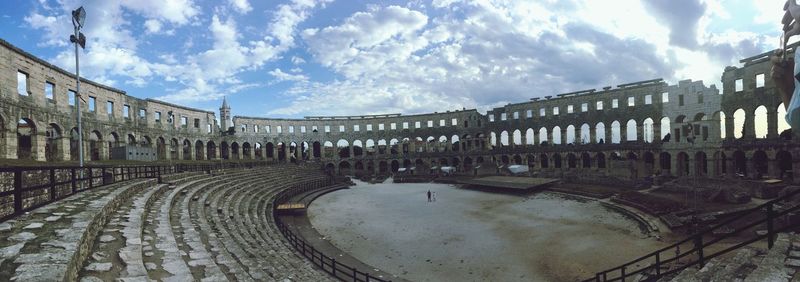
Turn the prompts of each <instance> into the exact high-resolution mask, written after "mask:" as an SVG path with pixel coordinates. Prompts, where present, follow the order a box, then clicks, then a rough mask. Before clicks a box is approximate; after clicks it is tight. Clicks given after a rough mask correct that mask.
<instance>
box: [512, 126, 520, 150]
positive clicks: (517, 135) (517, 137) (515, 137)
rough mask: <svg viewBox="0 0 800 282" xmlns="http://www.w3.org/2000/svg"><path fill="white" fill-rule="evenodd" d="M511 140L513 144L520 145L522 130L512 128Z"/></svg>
mask: <svg viewBox="0 0 800 282" xmlns="http://www.w3.org/2000/svg"><path fill="white" fill-rule="evenodd" d="M513 141H514V145H517V146H519V145H522V131H520V130H519V129H517V130H514V134H513Z"/></svg>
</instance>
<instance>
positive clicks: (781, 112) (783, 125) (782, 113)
mask: <svg viewBox="0 0 800 282" xmlns="http://www.w3.org/2000/svg"><path fill="white" fill-rule="evenodd" d="M777 111H778V134H780V136H781V137H782V139H788V140H791V137H792V135H791V134H786V133H784V132H786V131H787V130H789V129H791V126H789V123H788V122H786V118H784V117H786V108H785V107H784V106H783V103H781V104H780V105H778V109H777ZM784 136H785V137H788V138H785V137H784Z"/></svg>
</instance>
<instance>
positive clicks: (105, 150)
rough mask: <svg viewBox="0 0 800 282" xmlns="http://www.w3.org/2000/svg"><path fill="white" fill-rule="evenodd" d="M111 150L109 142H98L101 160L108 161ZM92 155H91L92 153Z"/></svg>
mask: <svg viewBox="0 0 800 282" xmlns="http://www.w3.org/2000/svg"><path fill="white" fill-rule="evenodd" d="M110 150H111V148H109V147H108V142H105V141H97V151H98V154H100V156H99V157H100V159H101V160H108V159H109V158H110V155H111V152H110ZM90 154H91V153H90Z"/></svg>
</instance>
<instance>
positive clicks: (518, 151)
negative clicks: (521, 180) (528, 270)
mask: <svg viewBox="0 0 800 282" xmlns="http://www.w3.org/2000/svg"><path fill="white" fill-rule="evenodd" d="M769 54H770V53H769V52H768V53H764V54H757V55H755V56H753V57H750V58H745V59H743V60H741V65H740V66H729V67H726V68H725V69H724V70H723V72H722V74H721V80H722V86H721V88H717V87H716V86H714V85H710V86H709V85H706V84H704V83H703V82H702V81H692V80H684V81H679V82H678V83H677V84H674V85H670V84H668V83H667V82H665V81H664V80H662V79H653V80H647V81H640V82H633V83H627V84H621V85H616V86H607V87H603V88H602V89H588V90H582V91H576V92H571V93H564V94H558V95H553V96H544V97H543V98H533V99H531V100H530V101H522V102H520V103H514V104H508V105H506V106H503V107H499V108H494V109H491V110H489V111H488V112H486V113H485V114H481V113H479V112H478V111H477V110H475V109H450V110H447V109H442V111H441V112H435V113H428V114H416V115H403V114H384V115H362V116H309V117H305V118H302V119H279V118H262V117H245V116H233V115H232V112H231V107H230V106H229V105H228V104H227V102H223V104H222V106H221V108H220V110H219V113H218V114H219V115H217V113H215V112H209V111H204V110H198V109H193V108H189V107H184V106H181V105H175V104H170V103H167V102H163V101H158V100H154V99H139V98H136V97H131V96H128V95H127V94H126V92H125V91H123V90H119V89H115V88H112V87H108V86H105V85H102V84H99V83H96V82H92V81H89V80H82V84H81V87H82V88H81V89H82V90H81V92H82V94H83V97H84V98H85V100H80V99H78V101H76V99H75V92H74V89H75V80H74V75H73V74H71V73H70V72H68V71H66V70H63V69H61V68H59V67H56V66H54V65H52V64H50V63H48V62H46V61H44V60H42V59H40V58H37V57H36V56H34V55H32V54H30V53H27V52H25V51H24V50H21V49H19V48H17V47H15V46H13V45H12V44H10V43H8V42H6V41H3V40H0V101H1V102H0V158H2V161H0V163H3V164H5V165H4V166H2V167H0V179H2V181H0V280H3V281H8V280H11V281H54V280H68V281H76V280H81V281H93V280H115V279H120V280H125V281H138V280H142V281H147V280H164V281H192V280H203V281H218V280H259V281H260V280H280V281H328V280H337V279H338V280H350V281H388V280H396V281H402V280H403V278H402V277H400V276H398V275H397V273H392V274H389V273H385V272H383V271H379V270H377V269H374V268H373V267H370V266H367V267H364V265H363V263H360V262H357V261H354V260H353V259H352V258H351V259H343V260H344V261H345V262H342V261H338V262H337V259H338V256H339V255H338V254H334V253H330V252H327V251H325V248H324V247H318V246H315V245H314V244H313V243H312V242H310V240H309V238H303V236H301V235H300V234H299V232H298V231H297V227H296V226H295V225H292V224H285V223H284V222H283V220H282V219H281V218H282V216H281V215H279V214H278V211H279V207H281V206H286V207H289V208H291V207H292V206H291V205H286V204H294V205H299V206H300V207H305V206H307V205H308V204H310V201H311V200H313V199H315V198H317V197H319V196H321V195H322V194H325V193H327V192H330V191H333V190H336V189H342V188H346V187H347V183H349V179H348V178H346V177H345V176H351V177H354V178H360V179H364V180H367V181H370V180H371V181H379V180H381V179H385V178H386V177H388V176H391V175H401V174H402V175H405V174H407V173H408V171H412V170H413V171H414V176H415V177H417V178H419V179H427V180H431V179H434V178H435V179H436V181H442V182H448V181H450V182H453V181H458V180H462V179H468V178H471V177H473V176H476V175H477V176H486V175H497V174H509V173H508V172H507V171H506V169H507V167H508V166H511V165H522V166H527V168H528V169H529V170H530V171H529V174H530V175H532V176H537V177H548V178H557V179H561V181H562V184H561V185H559V186H558V187H557V188H556V189H557V190H558V191H560V192H563V193H571V194H575V195H580V197H586V198H589V199H599V200H600V201H607V202H609V203H610V204H613V205H614V206H616V207H619V208H622V209H625V210H628V211H629V212H631V213H633V214H637V215H641V216H642V217H649V218H652V219H654V220H655V221H658V222H657V223H655V224H654V225H656V226H662V227H661V229H662V230H657V231H655V232H656V234H658V233H671V231H672V232H674V233H675V234H684V235H680V236H677V235H676V236H677V237H681V238H679V239H675V240H673V241H670V243H674V244H672V245H670V246H668V247H665V248H664V249H661V250H649V251H648V250H646V252H642V253H641V257H638V258H637V257H630V258H623V261H629V262H628V263H625V264H622V265H619V266H617V267H614V268H611V269H605V268H604V269H590V270H587V273H591V275H589V276H588V277H583V278H582V279H590V280H597V281H601V280H602V281H609V280H610V281H615V280H620V281H623V280H648V281H651V280H658V279H661V280H670V279H674V280H676V281H686V280H691V279H696V280H703V279H706V280H704V281H708V279H712V280H719V281H730V280H733V279H745V280H746V281H768V280H769V281H787V280H789V279H796V278H794V277H797V276H795V270H797V269H800V268H798V267H800V237H798V238H796V237H795V235H794V233H792V232H791V231H794V230H795V228H796V227H795V225H796V224H793V223H795V222H796V220H797V219H795V218H794V215H795V213H796V212H797V209H798V205H797V204H795V198H796V197H794V196H795V194H796V193H795V191H798V190H796V189H792V188H793V186H792V185H793V184H794V183H795V181H800V178H794V177H793V176H794V175H798V176H800V164H795V163H796V162H798V161H800V148H798V146H797V145H798V143H797V141H795V140H797V139H796V138H797V137H795V136H793V133H792V132H791V130H785V129H788V126H786V125H784V122H783V115H784V114H785V111H784V109H783V108H784V106H783V104H782V103H781V101H780V99H779V96H778V95H777V93H776V88H775V86H774V84H773V83H772V81H771V78H770V75H769V69H770V67H771V65H770V62H769V60H768V56H769ZM75 103H81V109H82V111H83V114H82V116H83V123H82V124H83V125H82V126H83V131H82V132H83V134H84V135H83V140H84V141H85V142H84V148H83V152H84V154H85V156H84V157H85V159H86V160H90V161H89V162H88V165H87V166H86V167H84V168H79V167H78V166H77V165H76V160H77V159H78V152H79V148H78V141H77V135H78V130H77V125H76V117H75ZM103 109H105V110H103ZM135 160H150V161H135ZM441 167H453V168H455V170H456V171H455V173H454V174H455V176H448V177H441V176H440V175H439V174H440V171H439V169H440V168H441ZM795 171H797V172H795ZM764 179H768V181H765V180H764ZM600 186H613V189H612V188H601V187H600ZM586 187H588V188H586ZM583 188H585V189H583ZM653 189H664V190H669V191H671V192H672V193H673V194H677V195H678V196H676V197H679V196H680V195H683V194H684V193H685V194H686V195H687V196H686V198H687V199H688V198H689V196H688V193H690V192H691V193H694V194H695V195H697V191H701V192H702V193H701V194H702V197H704V198H708V199H716V198H724V199H726V200H727V201H728V202H731V201H734V202H736V201H738V200H739V199H741V198H747V200H750V198H751V197H752V198H753V201H750V202H748V204H749V205H739V206H722V208H721V209H719V211H717V213H715V214H704V216H705V217H699V218H700V219H703V220H704V221H703V222H704V223H705V219H707V218H708V217H711V218H712V219H711V220H709V222H710V223H708V224H706V225H702V226H700V227H697V226H696V224H695V223H693V224H695V225H694V226H693V227H689V225H690V224H689V223H690V221H691V222H694V221H693V220H694V219H696V218H698V216H697V214H698V213H697V206H694V207H693V208H692V207H691V206H683V207H680V208H674V207H673V206H671V204H675V203H672V202H668V203H670V204H669V205H668V204H664V202H663V201H658V200H653V199H657V198H658V197H656V196H653V193H651V192H649V191H651V190H653ZM676 191H677V192H676ZM742 191H745V192H744V193H745V194H746V197H745V196H742V195H740V194H741V193H740V192H742ZM656 194H657V193H656ZM678 204H680V203H678ZM676 205H677V204H676ZM714 219H716V220H714ZM697 228H699V229H697ZM731 230H732V231H731ZM720 234H723V235H720ZM726 234H727V235H726ZM683 238H685V239H683ZM720 243H726V244H727V245H723V247H720V245H719V244H720ZM675 249H677V252H676V251H675ZM681 250H683V251H681ZM651 252H652V253H651ZM490 280H491V279H490Z"/></svg>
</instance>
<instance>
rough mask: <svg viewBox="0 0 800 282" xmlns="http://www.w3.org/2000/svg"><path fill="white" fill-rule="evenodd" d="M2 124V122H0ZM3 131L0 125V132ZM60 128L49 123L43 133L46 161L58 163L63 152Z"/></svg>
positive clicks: (0, 142) (0, 135) (0, 143)
mask: <svg viewBox="0 0 800 282" xmlns="http://www.w3.org/2000/svg"><path fill="white" fill-rule="evenodd" d="M0 122H2V120H0ZM1 130H3V125H2V124H0V131H1ZM2 134H3V133H2V132H0V138H2ZM61 134H62V131H61V127H60V126H58V125H57V124H55V123H51V124H48V125H47V131H46V132H45V137H46V138H47V141H46V142H45V147H44V155H45V159H46V160H47V161H59V160H61V158H60V155H59V154H60V153H61V151H62V150H63V148H61V145H60V143H61V142H59V141H60V140H61V137H62V136H61ZM0 145H2V141H0Z"/></svg>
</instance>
